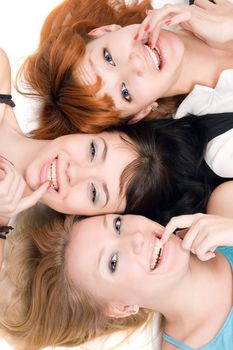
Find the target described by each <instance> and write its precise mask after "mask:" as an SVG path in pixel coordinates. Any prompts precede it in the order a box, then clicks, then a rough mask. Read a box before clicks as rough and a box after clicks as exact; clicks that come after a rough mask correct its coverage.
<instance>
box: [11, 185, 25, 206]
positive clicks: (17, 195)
mask: <svg viewBox="0 0 233 350" xmlns="http://www.w3.org/2000/svg"><path fill="white" fill-rule="evenodd" d="M25 187H26V183H25V181H24V180H23V179H22V178H20V179H19V182H18V185H17V188H16V190H15V192H14V193H13V195H12V201H11V204H12V208H13V209H12V212H15V211H16V210H17V208H18V205H19V202H20V200H21V198H22V197H23V193H24V191H25Z"/></svg>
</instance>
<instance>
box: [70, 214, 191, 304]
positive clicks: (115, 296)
mask: <svg viewBox="0 0 233 350" xmlns="http://www.w3.org/2000/svg"><path fill="white" fill-rule="evenodd" d="M162 232H163V227H162V226H160V225H159V224H157V223H155V222H153V221H151V220H149V219H147V218H145V217H142V216H134V215H125V216H117V215H113V214H112V215H105V216H99V217H92V218H88V219H84V220H81V221H80V222H78V223H76V224H75V225H74V226H73V229H72V232H71V239H70V243H69V246H68V248H67V251H66V263H67V267H68V271H69V275H70V277H71V278H72V280H73V281H74V283H75V284H76V285H77V286H80V287H81V288H83V289H84V290H87V291H88V292H89V293H91V294H93V295H95V297H96V298H100V299H102V300H104V301H105V302H106V303H112V302H114V303H122V304H124V305H132V304H137V305H139V306H141V307H145V308H148V307H149V303H150V300H152V299H153V300H154V298H156V296H157V295H159V294H160V295H163V293H164V291H169V290H171V288H172V286H173V285H175V284H177V283H179V282H178V281H179V280H180V278H181V276H183V274H184V271H186V269H187V265H188V261H189V253H188V252H187V251H184V250H183V248H182V247H181V244H180V243H181V240H180V239H179V238H177V237H176V236H174V235H172V236H171V238H170V240H169V241H168V242H167V243H166V244H165V245H164V246H163V247H162V248H161V244H160V239H159V238H160V237H161V235H162ZM93 242H94V244H93ZM96 286H98V288H97V289H96Z"/></svg>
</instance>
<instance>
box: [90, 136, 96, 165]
mask: <svg viewBox="0 0 233 350" xmlns="http://www.w3.org/2000/svg"><path fill="white" fill-rule="evenodd" d="M90 155H91V161H93V159H94V158H95V156H96V145H95V143H94V142H93V141H92V142H91V145H90Z"/></svg>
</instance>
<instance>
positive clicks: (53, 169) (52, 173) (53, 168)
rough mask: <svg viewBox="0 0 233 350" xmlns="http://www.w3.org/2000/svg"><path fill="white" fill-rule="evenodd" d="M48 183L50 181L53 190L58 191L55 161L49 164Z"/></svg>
mask: <svg viewBox="0 0 233 350" xmlns="http://www.w3.org/2000/svg"><path fill="white" fill-rule="evenodd" d="M47 178H48V181H52V185H53V188H54V189H55V190H56V191H58V189H59V188H58V183H57V159H54V161H53V162H52V163H51V164H50V167H49V171H48V176H47Z"/></svg>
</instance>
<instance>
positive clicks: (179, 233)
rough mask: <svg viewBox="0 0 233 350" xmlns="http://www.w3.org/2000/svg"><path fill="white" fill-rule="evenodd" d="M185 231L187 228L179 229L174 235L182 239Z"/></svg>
mask: <svg viewBox="0 0 233 350" xmlns="http://www.w3.org/2000/svg"><path fill="white" fill-rule="evenodd" d="M186 233H187V229H183V230H179V231H178V232H176V236H177V237H179V238H180V239H182V240H183V239H184V237H185V235H186Z"/></svg>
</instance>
